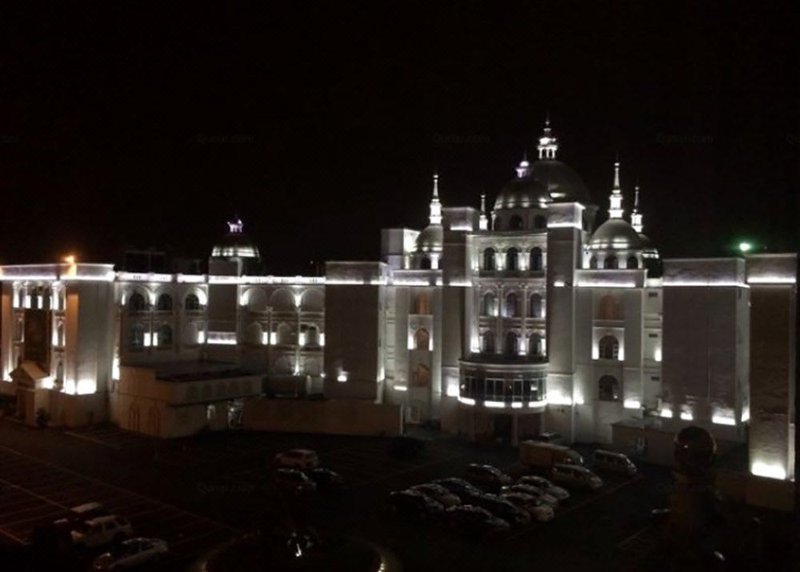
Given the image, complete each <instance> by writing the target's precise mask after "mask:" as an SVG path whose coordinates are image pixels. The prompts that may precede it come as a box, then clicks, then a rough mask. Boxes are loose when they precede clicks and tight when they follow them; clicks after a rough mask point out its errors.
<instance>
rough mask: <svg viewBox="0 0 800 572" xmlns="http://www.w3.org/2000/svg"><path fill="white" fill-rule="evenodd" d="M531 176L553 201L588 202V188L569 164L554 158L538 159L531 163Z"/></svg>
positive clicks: (589, 200)
mask: <svg viewBox="0 0 800 572" xmlns="http://www.w3.org/2000/svg"><path fill="white" fill-rule="evenodd" d="M530 176H531V178H533V179H534V180H536V181H537V182H538V183H540V184H541V185H542V186H544V188H545V189H546V190H547V193H548V194H549V195H550V198H551V199H552V200H553V202H554V203H572V202H577V203H582V204H584V205H586V204H589V203H590V202H591V199H590V198H589V189H587V188H586V185H585V184H584V183H583V179H581V177H580V175H578V173H576V172H575V171H574V170H573V169H572V168H571V167H570V166H569V165H567V164H565V163H562V162H561V161H558V160H556V159H539V160H538V161H534V162H533V165H531V174H530Z"/></svg>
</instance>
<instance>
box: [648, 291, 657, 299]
mask: <svg viewBox="0 0 800 572" xmlns="http://www.w3.org/2000/svg"><path fill="white" fill-rule="evenodd" d="M647 297H648V298H658V292H648V293H647Z"/></svg>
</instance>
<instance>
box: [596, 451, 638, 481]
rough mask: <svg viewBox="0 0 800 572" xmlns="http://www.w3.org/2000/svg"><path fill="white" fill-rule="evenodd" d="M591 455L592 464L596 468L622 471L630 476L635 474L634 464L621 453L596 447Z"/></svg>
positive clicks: (616, 471) (615, 471)
mask: <svg viewBox="0 0 800 572" xmlns="http://www.w3.org/2000/svg"><path fill="white" fill-rule="evenodd" d="M593 456H594V466H595V467H596V468H598V469H604V470H606V471H610V472H614V473H624V474H626V475H628V476H631V477H632V476H633V475H635V474H636V465H634V464H633V463H632V462H631V460H630V459H629V458H628V457H627V456H626V455H623V454H622V453H615V452H614V451H605V450H603V449H597V450H596V451H595V452H594V455H593Z"/></svg>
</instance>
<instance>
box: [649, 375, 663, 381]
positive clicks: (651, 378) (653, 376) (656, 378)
mask: <svg viewBox="0 0 800 572" xmlns="http://www.w3.org/2000/svg"><path fill="white" fill-rule="evenodd" d="M650 381H661V378H660V377H658V376H657V375H651V376H650Z"/></svg>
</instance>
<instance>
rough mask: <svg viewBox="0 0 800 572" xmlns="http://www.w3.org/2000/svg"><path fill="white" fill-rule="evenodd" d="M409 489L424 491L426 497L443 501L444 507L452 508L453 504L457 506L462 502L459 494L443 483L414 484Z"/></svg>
mask: <svg viewBox="0 0 800 572" xmlns="http://www.w3.org/2000/svg"><path fill="white" fill-rule="evenodd" d="M408 490H410V491H416V492H418V493H422V494H423V495H425V496H426V497H430V498H432V499H433V500H435V501H436V502H439V503H442V505H444V508H450V507H451V506H456V505H459V504H461V499H460V498H458V496H457V495H454V494H453V493H451V492H450V491H448V490H447V489H446V488H444V487H443V486H442V485H436V484H433V483H424V484H422V485H414V486H413V487H410V488H409V489H408Z"/></svg>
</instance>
